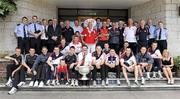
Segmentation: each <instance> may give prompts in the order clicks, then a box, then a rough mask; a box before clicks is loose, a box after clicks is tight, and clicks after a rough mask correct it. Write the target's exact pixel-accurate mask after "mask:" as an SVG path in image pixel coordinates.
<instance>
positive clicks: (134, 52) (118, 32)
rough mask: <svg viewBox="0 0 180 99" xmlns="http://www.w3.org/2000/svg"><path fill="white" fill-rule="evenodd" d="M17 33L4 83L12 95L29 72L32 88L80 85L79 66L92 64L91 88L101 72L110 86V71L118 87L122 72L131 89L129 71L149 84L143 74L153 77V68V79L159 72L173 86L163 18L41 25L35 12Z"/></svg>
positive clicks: (171, 66)
mask: <svg viewBox="0 0 180 99" xmlns="http://www.w3.org/2000/svg"><path fill="white" fill-rule="evenodd" d="M15 34H16V36H17V42H18V45H17V46H18V47H17V48H16V49H15V54H14V55H12V56H6V57H5V58H6V59H10V60H12V64H10V65H7V80H8V81H7V83H6V86H9V87H12V88H11V90H10V91H9V92H8V93H9V94H14V93H16V92H17V89H18V87H21V86H23V85H25V84H26V80H25V78H26V76H28V77H30V78H31V80H30V83H29V86H30V87H33V86H34V87H43V86H44V85H46V86H55V85H61V84H66V85H71V86H78V85H79V82H80V78H81V76H82V75H80V73H79V72H78V70H79V67H80V66H89V68H90V73H89V74H88V75H87V76H88V78H89V79H90V80H92V82H93V83H92V84H93V86H96V84H97V76H98V75H97V73H98V72H100V78H101V84H102V86H106V85H108V84H109V82H108V77H109V76H108V73H109V72H115V74H116V80H117V85H121V82H120V74H121V71H122V73H123V75H124V78H125V80H126V82H127V86H128V87H130V86H131V83H130V81H129V78H128V73H133V74H134V76H135V81H134V83H135V84H136V85H137V86H140V85H144V84H145V77H146V78H147V79H148V80H150V78H151V74H150V72H153V75H152V77H153V78H156V77H157V75H158V77H159V78H163V76H162V73H161V71H163V73H164V75H165V77H166V78H167V84H174V78H173V74H172V71H171V69H172V68H173V66H174V62H173V57H171V55H170V53H169V51H168V50H167V38H168V30H167V29H166V28H164V27H163V22H162V21H159V22H158V25H157V26H155V25H153V22H152V20H151V19H149V20H148V21H147V23H146V22H145V21H144V20H140V22H139V24H134V22H133V19H131V18H129V19H128V22H127V24H125V23H124V22H123V21H120V22H118V24H117V23H116V22H111V20H110V19H107V20H106V21H103V22H101V19H100V18H97V19H96V25H95V26H94V25H93V23H92V22H88V24H87V27H82V26H80V25H79V21H78V20H75V21H74V27H71V26H70V21H69V20H66V21H65V25H63V22H61V23H60V24H58V21H57V19H55V18H53V19H49V20H46V19H43V20H42V22H40V23H39V21H38V17H37V16H32V23H28V18H27V17H23V18H22V22H21V23H20V24H18V25H17V26H16V29H15ZM144 73H146V76H144ZM139 79H140V80H141V83H139V81H138V80H139Z"/></svg>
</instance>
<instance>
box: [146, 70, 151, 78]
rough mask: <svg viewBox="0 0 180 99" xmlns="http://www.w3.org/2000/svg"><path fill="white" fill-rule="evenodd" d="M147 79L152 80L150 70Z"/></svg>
mask: <svg viewBox="0 0 180 99" xmlns="http://www.w3.org/2000/svg"><path fill="white" fill-rule="evenodd" d="M147 79H148V80H150V79H151V77H150V72H147Z"/></svg>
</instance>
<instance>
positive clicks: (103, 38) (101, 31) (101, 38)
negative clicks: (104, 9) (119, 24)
mask: <svg viewBox="0 0 180 99" xmlns="http://www.w3.org/2000/svg"><path fill="white" fill-rule="evenodd" d="M108 33H109V32H108V28H101V29H100V32H99V34H100V35H101V34H105V35H107V34H108ZM98 39H99V41H107V40H108V39H109V38H108V37H107V36H105V37H99V38H98Z"/></svg>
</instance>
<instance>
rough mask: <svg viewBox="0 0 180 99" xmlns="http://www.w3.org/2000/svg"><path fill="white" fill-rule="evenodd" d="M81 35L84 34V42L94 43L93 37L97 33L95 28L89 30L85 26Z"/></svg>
mask: <svg viewBox="0 0 180 99" xmlns="http://www.w3.org/2000/svg"><path fill="white" fill-rule="evenodd" d="M82 35H84V42H85V43H87V44H95V39H96V37H97V36H98V33H97V31H96V30H95V29H93V30H92V31H89V29H88V28H85V29H84V30H83V32H82Z"/></svg>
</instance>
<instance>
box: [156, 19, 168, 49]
mask: <svg viewBox="0 0 180 99" xmlns="http://www.w3.org/2000/svg"><path fill="white" fill-rule="evenodd" d="M158 25H159V28H157V29H156V32H155V37H156V40H157V43H158V49H159V50H160V51H161V53H162V52H163V50H164V49H167V39H168V30H167V29H166V28H164V27H163V26H164V25H163V22H162V21H159V22H158Z"/></svg>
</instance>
